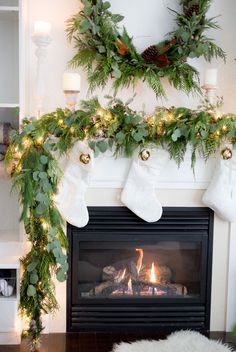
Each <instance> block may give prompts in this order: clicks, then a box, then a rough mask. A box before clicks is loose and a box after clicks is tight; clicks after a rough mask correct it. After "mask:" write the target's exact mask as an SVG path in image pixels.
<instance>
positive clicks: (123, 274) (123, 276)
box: [121, 268, 126, 280]
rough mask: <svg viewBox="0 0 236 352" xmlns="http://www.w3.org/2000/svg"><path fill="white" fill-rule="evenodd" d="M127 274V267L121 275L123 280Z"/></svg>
mask: <svg viewBox="0 0 236 352" xmlns="http://www.w3.org/2000/svg"><path fill="white" fill-rule="evenodd" d="M125 274H126V268H125V269H124V271H123V273H122V275H121V280H124V278H125Z"/></svg>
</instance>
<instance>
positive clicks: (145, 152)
mask: <svg viewBox="0 0 236 352" xmlns="http://www.w3.org/2000/svg"><path fill="white" fill-rule="evenodd" d="M150 155H151V154H150V152H149V151H148V150H147V149H143V150H141V152H140V153H139V158H140V159H141V160H143V161H147V160H148V159H149V158H150Z"/></svg>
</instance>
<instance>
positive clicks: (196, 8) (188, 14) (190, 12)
mask: <svg viewBox="0 0 236 352" xmlns="http://www.w3.org/2000/svg"><path fill="white" fill-rule="evenodd" d="M199 12H200V7H199V5H198V4H196V5H192V6H190V7H189V8H188V9H186V10H185V12H184V13H185V16H186V17H188V18H191V17H192V16H193V14H194V13H195V14H196V15H199Z"/></svg>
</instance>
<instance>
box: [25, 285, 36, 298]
mask: <svg viewBox="0 0 236 352" xmlns="http://www.w3.org/2000/svg"><path fill="white" fill-rule="evenodd" d="M35 295H36V288H35V286H33V285H29V286H28V289H27V296H28V297H34V296H35Z"/></svg>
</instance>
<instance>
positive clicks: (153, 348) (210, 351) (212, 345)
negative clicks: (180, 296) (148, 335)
mask: <svg viewBox="0 0 236 352" xmlns="http://www.w3.org/2000/svg"><path fill="white" fill-rule="evenodd" d="M230 351H233V350H232V348H230V347H228V346H226V345H223V344H222V343H221V342H218V341H213V340H209V339H208V338H206V337H205V336H203V335H201V334H200V333H198V332H196V331H177V332H174V333H172V334H171V335H169V336H168V337H167V339H166V340H159V341H154V340H153V341H148V340H141V341H136V342H133V343H125V342H122V343H120V344H118V345H115V346H114V347H113V352H230Z"/></svg>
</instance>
